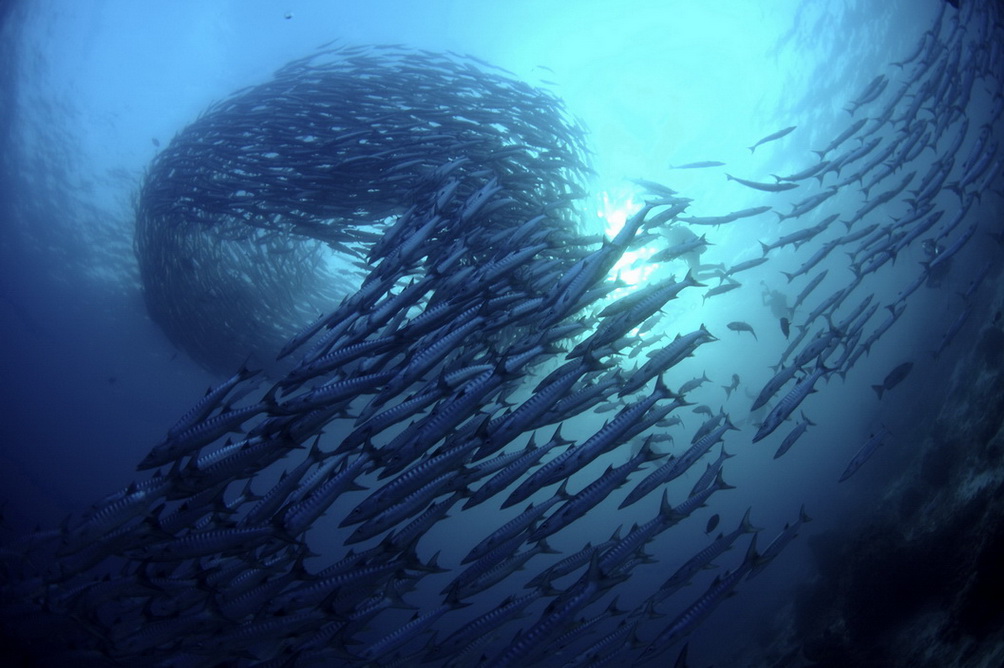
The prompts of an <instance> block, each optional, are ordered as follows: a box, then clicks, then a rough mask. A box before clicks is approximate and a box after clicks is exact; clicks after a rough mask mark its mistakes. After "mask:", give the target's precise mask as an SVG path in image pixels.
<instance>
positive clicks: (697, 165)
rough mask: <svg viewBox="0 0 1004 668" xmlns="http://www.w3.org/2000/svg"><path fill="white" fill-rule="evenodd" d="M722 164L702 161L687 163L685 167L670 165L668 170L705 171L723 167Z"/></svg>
mask: <svg viewBox="0 0 1004 668" xmlns="http://www.w3.org/2000/svg"><path fill="white" fill-rule="evenodd" d="M724 166H725V163H724V162H718V161H717V160H702V161H701V162H688V163H687V164H685V165H670V166H669V168H670V169H705V168H707V167H724Z"/></svg>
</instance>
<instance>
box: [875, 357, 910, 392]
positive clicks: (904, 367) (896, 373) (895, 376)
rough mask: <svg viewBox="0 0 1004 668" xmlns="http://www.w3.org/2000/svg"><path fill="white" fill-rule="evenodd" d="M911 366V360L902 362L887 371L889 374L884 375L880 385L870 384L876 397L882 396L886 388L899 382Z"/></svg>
mask: <svg viewBox="0 0 1004 668" xmlns="http://www.w3.org/2000/svg"><path fill="white" fill-rule="evenodd" d="M912 368H913V362H903V363H902V364H900V365H899V366H898V367H896V368H895V369H893V370H892V371H890V372H889V375H887V376H886V377H885V380H883V381H882V384H881V385H872V389H873V390H875V394H877V395H878V398H879V399H881V398H882V394H883V393H884V392H885V391H886V390H891V389H892V388H894V387H896V386H897V385H899V384H900V382H901V381H902V380H903V379H904V378H906V377H907V375H908V374H909V373H910V370H911V369H912Z"/></svg>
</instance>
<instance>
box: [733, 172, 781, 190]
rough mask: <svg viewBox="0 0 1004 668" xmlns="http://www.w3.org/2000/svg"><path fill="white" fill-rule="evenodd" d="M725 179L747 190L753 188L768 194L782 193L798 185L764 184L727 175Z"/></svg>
mask: <svg viewBox="0 0 1004 668" xmlns="http://www.w3.org/2000/svg"><path fill="white" fill-rule="evenodd" d="M725 178H726V179H727V180H729V181H735V182H736V183H741V184H743V185H744V186H746V187H747V188H753V189H755V190H762V191H764V192H768V193H780V192H784V191H785V190H791V189H792V188H797V187H798V184H797V183H792V182H790V181H779V182H778V183H763V182H761V181H747V180H746V179H740V178H739V177H737V176H732V175H731V174H726V175H725Z"/></svg>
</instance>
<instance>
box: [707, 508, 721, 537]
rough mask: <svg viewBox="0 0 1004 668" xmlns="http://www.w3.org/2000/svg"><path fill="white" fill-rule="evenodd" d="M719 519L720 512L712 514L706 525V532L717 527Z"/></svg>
mask: <svg viewBox="0 0 1004 668" xmlns="http://www.w3.org/2000/svg"><path fill="white" fill-rule="evenodd" d="M718 520H719V517H718V513H715V514H714V515H712V516H711V519H709V520H708V525H707V526H706V527H704V533H706V534H708V533H711V532H712V531H714V530H715V527H717V526H718Z"/></svg>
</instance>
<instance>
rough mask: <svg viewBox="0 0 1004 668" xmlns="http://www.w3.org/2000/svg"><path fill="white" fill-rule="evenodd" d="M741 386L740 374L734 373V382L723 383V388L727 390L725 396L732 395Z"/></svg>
mask: <svg viewBox="0 0 1004 668" xmlns="http://www.w3.org/2000/svg"><path fill="white" fill-rule="evenodd" d="M738 388H739V374H737V373H734V374H732V384H731V385H722V389H723V390H725V398H726V399H727V398H729V397H731V396H732V393H733V392H734V391H735V390H737V389H738Z"/></svg>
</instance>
